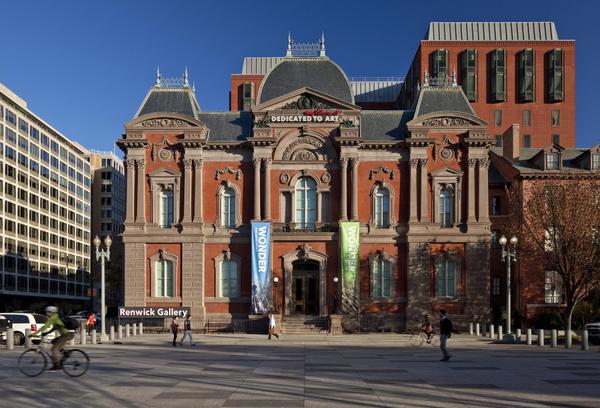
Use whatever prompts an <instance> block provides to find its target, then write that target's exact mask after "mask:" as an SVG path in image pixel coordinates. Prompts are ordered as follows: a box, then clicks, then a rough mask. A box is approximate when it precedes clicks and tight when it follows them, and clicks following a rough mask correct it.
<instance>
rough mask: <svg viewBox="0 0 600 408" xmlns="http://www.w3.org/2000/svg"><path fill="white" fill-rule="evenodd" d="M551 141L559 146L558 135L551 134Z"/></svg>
mask: <svg viewBox="0 0 600 408" xmlns="http://www.w3.org/2000/svg"><path fill="white" fill-rule="evenodd" d="M552 143H554V144H555V145H559V146H560V135H552Z"/></svg>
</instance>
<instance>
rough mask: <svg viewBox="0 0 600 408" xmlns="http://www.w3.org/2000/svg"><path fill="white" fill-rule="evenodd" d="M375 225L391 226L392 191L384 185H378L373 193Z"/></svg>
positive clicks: (381, 226)
mask: <svg viewBox="0 0 600 408" xmlns="http://www.w3.org/2000/svg"><path fill="white" fill-rule="evenodd" d="M373 207H374V210H375V211H374V216H375V226H377V227H378V228H388V227H389V226H390V191H389V190H388V189H387V188H386V187H383V186H377V187H376V188H375V191H374V194H373Z"/></svg>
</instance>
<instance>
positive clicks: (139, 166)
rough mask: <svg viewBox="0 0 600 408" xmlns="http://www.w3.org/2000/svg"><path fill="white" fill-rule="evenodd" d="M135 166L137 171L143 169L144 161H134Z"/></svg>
mask: <svg viewBox="0 0 600 408" xmlns="http://www.w3.org/2000/svg"><path fill="white" fill-rule="evenodd" d="M135 165H136V166H137V168H138V169H143V168H144V167H146V160H145V159H137V160H136V161H135Z"/></svg>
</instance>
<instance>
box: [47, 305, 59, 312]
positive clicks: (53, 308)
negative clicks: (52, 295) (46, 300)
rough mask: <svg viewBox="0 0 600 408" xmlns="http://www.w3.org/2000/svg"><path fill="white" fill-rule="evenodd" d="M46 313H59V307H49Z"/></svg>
mask: <svg viewBox="0 0 600 408" xmlns="http://www.w3.org/2000/svg"><path fill="white" fill-rule="evenodd" d="M45 311H46V313H58V307H56V306H48V307H46V309H45Z"/></svg>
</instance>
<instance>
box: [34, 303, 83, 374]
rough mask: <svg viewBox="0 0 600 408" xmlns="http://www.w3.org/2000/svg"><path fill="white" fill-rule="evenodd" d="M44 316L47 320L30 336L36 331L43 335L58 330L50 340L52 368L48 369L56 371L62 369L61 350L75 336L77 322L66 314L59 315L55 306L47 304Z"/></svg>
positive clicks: (36, 333) (35, 334)
mask: <svg viewBox="0 0 600 408" xmlns="http://www.w3.org/2000/svg"><path fill="white" fill-rule="evenodd" d="M45 312H46V316H48V320H47V321H46V323H44V325H43V326H42V327H40V328H39V329H38V330H36V331H35V332H34V333H31V334H30V337H34V336H37V335H38V333H41V334H42V336H45V335H47V334H49V333H51V332H53V331H54V330H56V331H58V333H59V334H60V335H59V336H58V337H56V338H55V339H54V340H52V368H50V370H49V371H58V370H60V369H62V367H61V360H62V355H61V350H62V349H63V348H64V347H65V345H66V344H67V342H68V341H70V340H73V338H74V337H75V332H73V330H75V329H76V328H77V327H78V323H77V321H76V320H75V319H73V318H71V317H68V316H62V317H61V316H59V314H58V308H57V307H56V306H48V307H46V309H45ZM49 327H51V328H52V330H50V331H48V332H45V333H44V330H46V329H47V328H49Z"/></svg>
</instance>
